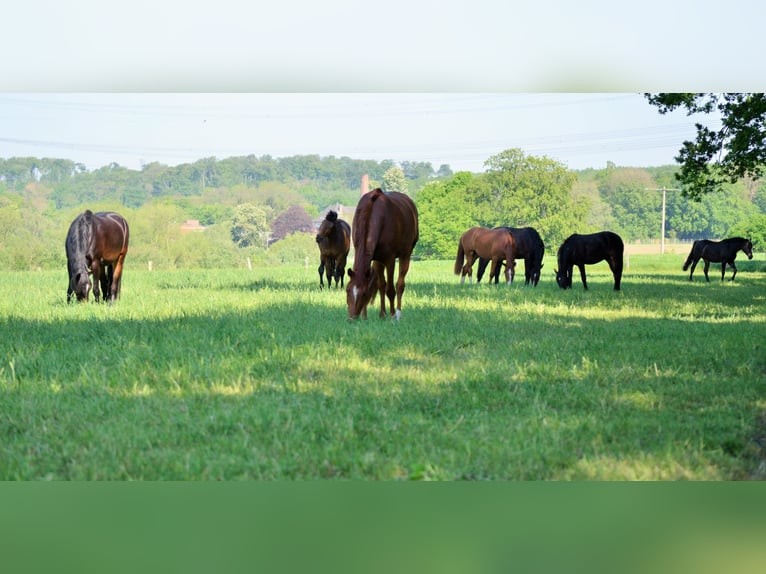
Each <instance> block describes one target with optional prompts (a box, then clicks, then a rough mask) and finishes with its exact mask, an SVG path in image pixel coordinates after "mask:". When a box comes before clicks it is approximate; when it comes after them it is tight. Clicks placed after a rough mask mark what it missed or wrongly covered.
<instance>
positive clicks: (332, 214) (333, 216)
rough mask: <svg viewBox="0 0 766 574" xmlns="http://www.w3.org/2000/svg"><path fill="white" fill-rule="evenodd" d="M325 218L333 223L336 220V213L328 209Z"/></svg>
mask: <svg viewBox="0 0 766 574" xmlns="http://www.w3.org/2000/svg"><path fill="white" fill-rule="evenodd" d="M325 219H326V220H327V221H329V222H331V223H335V222H336V221H337V220H338V213H337V212H336V211H333V210H330V211H328V212H327V215H326V216H325Z"/></svg>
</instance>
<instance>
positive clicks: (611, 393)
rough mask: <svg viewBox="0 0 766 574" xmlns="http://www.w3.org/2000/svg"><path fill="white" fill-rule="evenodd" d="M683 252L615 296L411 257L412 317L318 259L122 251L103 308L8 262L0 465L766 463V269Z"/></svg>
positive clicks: (700, 469) (509, 473) (594, 468)
mask: <svg viewBox="0 0 766 574" xmlns="http://www.w3.org/2000/svg"><path fill="white" fill-rule="evenodd" d="M682 262H683V256H680V255H664V256H639V255H633V256H631V258H630V267H629V268H628V269H627V270H626V273H625V276H624V280H623V290H622V291H621V292H614V291H613V290H612V288H611V287H612V280H611V276H610V274H609V270H608V268H607V267H606V265H605V264H599V265H596V266H590V267H588V268H587V270H588V282H589V286H590V289H589V290H588V291H584V290H583V289H582V286H581V284H580V283H579V281H578V280H576V281H575V283H574V287H573V289H571V290H567V291H562V290H560V289H559V288H558V287H557V286H556V285H555V281H554V280H553V278H552V276H553V269H554V268H555V261H553V260H552V259H550V258H548V259H546V262H545V267H544V269H543V271H544V276H543V279H542V280H541V282H540V285H539V286H538V287H537V288H531V287H524V286H523V284H522V283H521V282H516V283H514V284H513V285H512V286H510V287H508V286H504V285H489V284H486V283H482V284H479V285H475V284H474V285H467V284H466V285H459V282H458V279H457V278H456V277H455V276H454V275H452V274H451V268H452V262H448V261H442V262H422V261H416V262H413V264H412V267H411V271H410V274H409V275H408V283H407V289H406V291H405V295H404V303H403V317H402V320H401V321H399V322H395V321H391V320H384V321H381V320H378V319H377V318H376V317H377V313H376V312H371V313H370V315H371V318H370V319H369V320H368V321H354V322H350V321H348V320H347V319H346V308H345V293H344V292H342V291H338V290H335V289H331V290H328V289H325V290H324V291H320V290H319V288H318V276H317V274H316V271H315V269H314V267H313V266H310V268H309V270H308V271H306V270H305V269H304V267H303V266H295V267H289V266H284V267H279V268H272V269H269V268H258V267H256V268H255V269H254V270H253V271H252V272H249V271H243V270H227V271H211V270H205V271H172V272H167V273H166V272H160V271H154V272H148V271H144V270H140V269H134V268H131V267H130V265H128V266H127V268H126V271H125V275H124V284H123V293H122V298H121V300H120V301H119V302H118V303H117V304H116V305H114V306H111V307H109V306H104V305H95V304H81V305H67V304H66V303H65V299H66V298H65V294H66V272H65V270H62V271H61V272H38V273H33V272H30V273H0V331H1V332H2V340H1V341H0V401H2V402H1V403H0V404H2V408H0V478H1V479H181V480H186V479H298V478H352V479H358V478H364V479H449V480H451V479H565V480H567V479H662V480H665V479H703V480H719V479H745V478H763V477H764V476H765V475H766V464H764V460H765V459H766V457H764V446H765V443H766V440H765V439H764V436H765V435H766V414H765V413H766V383H765V382H764V381H765V380H766V377H764V375H766V353H764V348H763V341H764V334H766V301H765V300H764V299H765V298H766V264H765V263H764V261H763V259H762V256H759V258H757V259H756V260H754V261H751V262H747V261H743V262H741V263H738V267H739V268H740V273H739V274H738V275H737V280H736V281H735V282H734V283H731V282H728V281H727V282H725V283H721V282H720V281H719V280H715V281H711V282H710V283H706V282H705V281H704V278H702V277H701V276H700V277H695V281H693V282H690V281H689V280H688V276H687V275H686V274H684V273H683V272H682V271H681V270H680V266H681V264H682ZM714 268H715V267H714ZM576 275H577V274H576ZM518 276H523V275H518ZM711 277H712V275H711ZM372 317H375V318H372Z"/></svg>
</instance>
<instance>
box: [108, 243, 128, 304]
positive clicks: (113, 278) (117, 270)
mask: <svg viewBox="0 0 766 574" xmlns="http://www.w3.org/2000/svg"><path fill="white" fill-rule="evenodd" d="M124 263H125V254H124V253H123V254H121V255H120V256H119V257H118V258H117V262H116V263H115V264H114V268H113V270H112V274H110V277H109V282H110V283H111V286H110V288H111V291H112V302H114V301H117V299H119V298H120V291H122V267H123V264H124Z"/></svg>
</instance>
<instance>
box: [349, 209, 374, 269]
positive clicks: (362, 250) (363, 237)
mask: <svg viewBox="0 0 766 574" xmlns="http://www.w3.org/2000/svg"><path fill="white" fill-rule="evenodd" d="M372 207H373V205H372V204H368V205H367V206H365V208H364V211H363V212H362V214H361V215H362V217H359V218H355V221H354V225H355V228H356V229H355V231H354V235H355V238H356V240H355V241H354V270H355V271H356V272H357V273H359V272H363V271H364V270H365V269H368V268H369V267H370V264H371V263H372V256H373V254H374V251H375V245H376V244H377V240H378V236H379V235H380V221H379V218H376V217H374V213H373V209H372Z"/></svg>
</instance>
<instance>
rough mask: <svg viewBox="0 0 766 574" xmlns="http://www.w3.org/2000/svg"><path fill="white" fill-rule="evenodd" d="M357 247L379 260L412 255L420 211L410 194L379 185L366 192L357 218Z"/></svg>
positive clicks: (360, 202)
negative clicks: (383, 189)
mask: <svg viewBox="0 0 766 574" xmlns="http://www.w3.org/2000/svg"><path fill="white" fill-rule="evenodd" d="M352 230H353V243H354V250H355V251H360V250H362V249H363V250H365V251H366V252H367V253H369V254H371V255H372V259H373V260H376V261H384V260H388V259H390V258H398V257H409V256H410V255H411V254H412V250H413V248H414V247H415V244H416V243H417V241H418V236H419V229H418V211H417V207H415V202H413V201H412V199H410V198H409V197H408V196H407V195H405V194H403V193H400V192H397V191H389V192H383V191H382V190H380V189H379V188H378V189H375V190H373V191H371V192H369V193H367V194H365V195H364V196H363V197H362V199H361V200H360V201H359V205H357V209H356V211H355V212H354V219H353V225H352Z"/></svg>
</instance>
